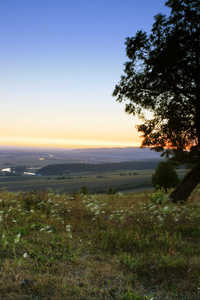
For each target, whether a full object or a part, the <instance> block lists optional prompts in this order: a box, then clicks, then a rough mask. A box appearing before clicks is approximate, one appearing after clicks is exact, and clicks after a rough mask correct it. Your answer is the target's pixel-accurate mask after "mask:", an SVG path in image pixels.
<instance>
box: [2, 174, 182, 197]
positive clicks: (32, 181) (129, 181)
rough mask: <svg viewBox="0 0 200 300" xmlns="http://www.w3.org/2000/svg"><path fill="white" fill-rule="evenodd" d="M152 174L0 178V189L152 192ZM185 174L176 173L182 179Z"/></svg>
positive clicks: (63, 191) (65, 191) (14, 190)
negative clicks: (86, 189)
mask: <svg viewBox="0 0 200 300" xmlns="http://www.w3.org/2000/svg"><path fill="white" fill-rule="evenodd" d="M154 171H155V170H136V171H134V172H133V170H125V171H124V170H123V171H116V172H102V173H94V172H90V173H84V172H80V173H73V175H65V176H64V177H62V176H1V177H0V188H5V189H6V190H8V191H12V192H17V191H29V190H40V191H45V190H46V189H47V188H48V187H50V188H52V189H53V190H56V191H57V192H59V193H73V192H75V193H76V192H78V191H79V189H80V188H81V186H83V185H85V186H87V188H88V189H89V191H90V192H91V193H105V192H106V191H107V190H108V189H109V188H113V189H115V190H116V191H140V190H144V189H150V188H152V183H151V176H152V174H153V172H154ZM185 172H186V171H185V170H181V169H180V170H178V175H179V177H180V178H182V177H183V176H184V174H185Z"/></svg>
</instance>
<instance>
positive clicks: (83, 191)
mask: <svg viewBox="0 0 200 300" xmlns="http://www.w3.org/2000/svg"><path fill="white" fill-rule="evenodd" d="M79 194H83V195H88V194H89V191H88V188H87V187H86V186H85V185H83V186H82V187H81V188H80V190H79Z"/></svg>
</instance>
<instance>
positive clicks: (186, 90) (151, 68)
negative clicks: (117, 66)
mask: <svg viewBox="0 0 200 300" xmlns="http://www.w3.org/2000/svg"><path fill="white" fill-rule="evenodd" d="M165 5H166V6H168V7H170V8H171V14H170V15H169V16H168V17H166V16H165V15H162V14H157V15H156V16H155V17H154V18H155V22H154V24H153V26H152V30H151V34H150V35H147V33H146V32H144V31H142V30H140V31H138V32H137V33H136V35H135V36H134V37H131V38H130V37H128V38H126V42H125V45H126V55H127V57H128V59H129V60H128V61H127V62H126V63H125V69H124V75H122V76H121V80H120V82H119V83H118V85H116V86H115V89H114V91H113V96H116V97H117V101H119V102H122V101H123V100H125V101H128V103H126V107H125V111H126V112H127V113H129V114H133V115H135V114H138V115H139V117H140V118H141V119H142V120H143V123H142V124H141V125H138V126H136V128H137V130H138V131H139V132H142V136H141V137H142V138H143V141H142V145H141V146H142V147H150V148H151V149H153V150H156V151H160V152H161V153H162V155H163V156H166V157H167V158H169V157H170V156H171V160H172V161H173V162H176V163H181V164H183V163H184V164H188V163H190V164H194V163H195V164H196V168H194V169H193V170H191V173H190V174H189V175H188V177H186V178H185V179H184V181H183V182H182V183H181V185H180V186H178V187H177V189H176V190H175V191H174V193H172V194H171V195H170V197H171V200H172V201H173V202H177V201H185V200H187V198H188V196H189V195H190V193H191V191H192V190H193V189H194V187H195V186H196V185H197V184H198V183H199V182H200V1H199V0H168V1H167V2H166V3H165ZM147 111H149V112H151V115H152V117H151V118H147V114H146V112H147Z"/></svg>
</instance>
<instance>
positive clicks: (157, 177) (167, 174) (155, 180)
mask: <svg viewBox="0 0 200 300" xmlns="http://www.w3.org/2000/svg"><path fill="white" fill-rule="evenodd" d="M151 180H152V184H153V186H154V187H155V188H156V189H159V188H162V187H163V188H164V189H165V192H166V193H167V189H168V188H172V187H176V186H177V185H178V183H179V178H178V175H177V173H176V171H175V169H174V167H173V166H172V164H171V163H170V162H160V163H159V164H158V167H157V169H156V170H155V173H154V174H153V175H152V177H151Z"/></svg>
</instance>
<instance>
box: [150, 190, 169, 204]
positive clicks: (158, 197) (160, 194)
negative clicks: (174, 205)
mask: <svg viewBox="0 0 200 300" xmlns="http://www.w3.org/2000/svg"><path fill="white" fill-rule="evenodd" d="M156 190H157V192H156V193H154V194H150V195H149V199H150V200H151V201H152V202H153V203H155V204H162V203H163V200H164V196H165V191H164V189H163V188H161V189H159V188H158V186H156Z"/></svg>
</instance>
